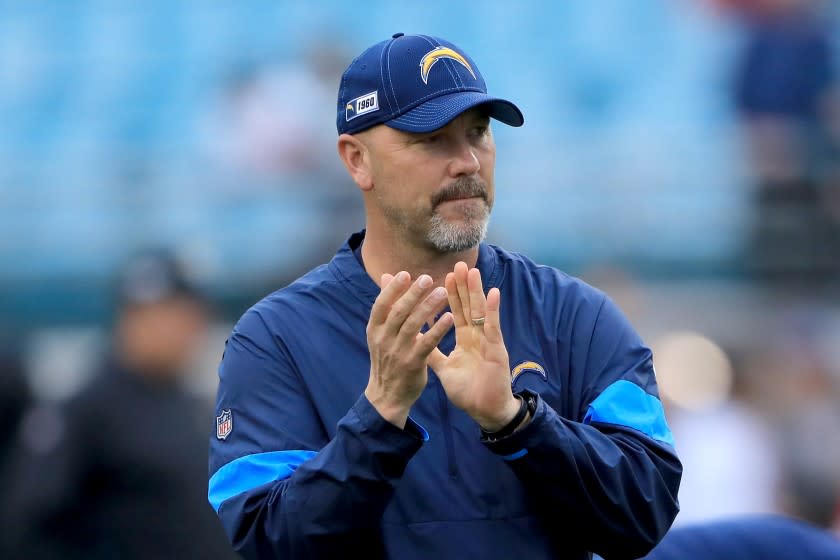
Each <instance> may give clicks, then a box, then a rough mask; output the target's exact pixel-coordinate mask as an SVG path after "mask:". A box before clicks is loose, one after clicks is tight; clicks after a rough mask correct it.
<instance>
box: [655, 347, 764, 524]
mask: <svg viewBox="0 0 840 560" xmlns="http://www.w3.org/2000/svg"><path fill="white" fill-rule="evenodd" d="M652 346H653V350H654V357H655V360H656V373H657V378H658V380H659V390H660V394H661V396H662V400H663V402H664V403H665V406H666V411H667V413H668V422H669V424H670V425H671V429H672V430H673V433H674V440H675V441H676V447H677V451H678V453H679V454H680V459H681V460H682V462H683V465H684V473H683V480H682V483H681V484H680V492H679V500H680V513H679V515H678V516H677V519H676V521H675V525H677V526H678V525H684V524H686V523H692V522H700V521H708V520H711V519H715V518H719V517H726V516H733V515H742V514H748V513H773V512H777V511H778V507H777V505H776V496H777V492H778V486H779V468H778V463H779V456H778V453H777V451H776V447H775V441H774V439H773V437H772V435H771V433H770V430H769V429H768V426H767V425H766V423H765V420H764V418H762V417H760V416H759V415H758V414H757V413H756V411H755V410H753V408H752V407H751V406H750V404H749V403H748V402H747V400H746V399H745V398H744V397H745V396H744V395H743V394H742V392H741V390H740V387H739V385H740V384H739V383H736V380H738V379H739V377H736V375H735V369H734V367H733V363H732V361H731V359H730V357H729V356H728V355H727V354H726V353H725V352H724V351H723V349H721V348H720V347H719V346H718V345H717V344H716V343H714V342H713V341H711V340H710V339H708V338H706V337H704V336H702V335H700V334H697V333H692V332H681V333H667V334H666V335H665V336H663V337H661V338H659V339H656V340H654V342H653V344H652Z"/></svg>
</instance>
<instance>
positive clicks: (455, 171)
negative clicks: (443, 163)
mask: <svg viewBox="0 0 840 560" xmlns="http://www.w3.org/2000/svg"><path fill="white" fill-rule="evenodd" d="M479 169H481V164H480V163H479V161H478V154H477V153H476V150H475V147H474V146H472V144H470V143H469V142H467V141H465V140H464V141H461V142H458V143H457V144H455V145H454V146H453V154H452V159H451V161H450V163H449V174H450V175H451V176H452V177H460V176H462V175H467V176H469V175H475V174H476V173H478V170H479Z"/></svg>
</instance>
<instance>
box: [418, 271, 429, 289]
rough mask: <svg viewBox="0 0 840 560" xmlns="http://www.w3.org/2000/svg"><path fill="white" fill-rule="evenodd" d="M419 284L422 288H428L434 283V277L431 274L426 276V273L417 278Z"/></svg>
mask: <svg viewBox="0 0 840 560" xmlns="http://www.w3.org/2000/svg"><path fill="white" fill-rule="evenodd" d="M417 285H418V286H420V287H421V288H428V287H429V286H431V285H432V278H431V276H426V275H425V274H424V275H423V276H421V277H420V279H419V280H417Z"/></svg>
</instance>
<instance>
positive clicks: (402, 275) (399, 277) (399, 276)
mask: <svg viewBox="0 0 840 560" xmlns="http://www.w3.org/2000/svg"><path fill="white" fill-rule="evenodd" d="M396 280H397V281H398V282H405V281H406V280H408V272H406V271H405V270H402V271H400V272H399V273H397V277H396Z"/></svg>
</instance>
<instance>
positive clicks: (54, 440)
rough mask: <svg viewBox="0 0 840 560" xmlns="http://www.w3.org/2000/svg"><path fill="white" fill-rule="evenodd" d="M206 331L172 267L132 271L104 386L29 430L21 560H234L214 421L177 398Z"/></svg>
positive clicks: (35, 416) (161, 262)
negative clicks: (213, 456)
mask: <svg viewBox="0 0 840 560" xmlns="http://www.w3.org/2000/svg"><path fill="white" fill-rule="evenodd" d="M208 319H209V310H208V306H207V304H206V302H205V301H204V299H203V298H202V297H201V294H200V293H199V291H198V290H197V289H196V288H195V286H194V285H193V284H192V283H191V282H190V281H189V280H188V277H187V276H186V274H185V273H184V271H183V270H182V269H180V268H179V265H178V263H177V262H176V261H175V260H174V259H172V258H170V257H169V256H167V255H164V254H156V253H155V254H153V253H150V254H148V255H142V256H139V257H138V258H137V259H136V260H134V261H132V262H131V263H130V264H129V265H128V266H127V268H126V270H125V273H124V274H123V276H122V278H121V283H120V287H119V312H118V317H117V321H116V325H115V328H114V340H113V352H112V354H111V355H110V356H109V357H108V358H107V359H106V360H105V361H104V363H103V366H102V368H101V371H100V372H99V375H97V376H96V377H95V378H94V380H93V381H92V382H91V383H90V384H89V385H87V386H86V387H85V388H84V389H82V390H81V392H80V393H79V394H78V395H76V396H75V397H73V398H71V399H70V400H69V402H66V403H64V404H61V405H47V404H45V405H43V406H39V407H37V408H35V409H34V410H33V411H32V412H31V413H30V414H29V415H28V417H27V419H26V422H25V426H24V429H23V436H22V444H21V446H22V450H21V453H20V455H21V458H20V463H19V464H18V466H17V469H18V470H17V471H16V477H15V488H14V491H13V496H12V501H13V504H12V505H11V507H12V509H13V511H15V513H16V515H18V516H19V517H18V518H17V519H16V520H14V521H13V523H14V524H13V526H12V527H11V529H12V530H13V534H15V535H16V537H17V538H16V539H15V540H16V542H15V556H14V557H18V558H31V559H41V558H61V559H68V558H85V559H95V558H144V559H147V558H233V557H234V556H233V553H232V552H231V551H230V548H229V547H228V545H227V543H226V540H225V539H224V537H223V536H222V532H221V527H220V526H219V525H218V521H217V520H216V517H215V515H214V514H213V511H212V509H211V508H210V505H209V504H208V502H207V490H206V473H207V450H206V432H207V426H208V425H209V422H210V419H211V416H210V414H209V413H208V411H207V410H206V409H204V408H202V406H200V405H199V403H197V402H196V401H194V400H193V399H192V398H191V397H189V396H188V395H187V394H186V393H184V392H183V391H182V390H181V372H182V371H184V369H185V365H186V364H187V362H188V360H189V358H190V357H191V354H192V351H193V350H194V349H195V347H196V344H197V343H198V342H199V341H200V340H201V337H202V336H203V334H204V330H205V327H206V325H207V322H208Z"/></svg>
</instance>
